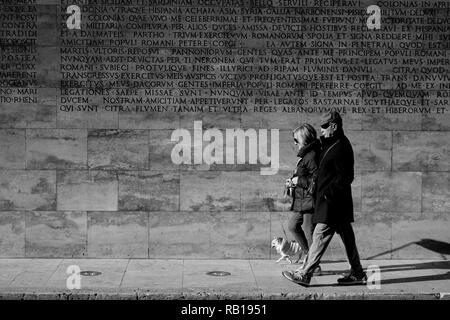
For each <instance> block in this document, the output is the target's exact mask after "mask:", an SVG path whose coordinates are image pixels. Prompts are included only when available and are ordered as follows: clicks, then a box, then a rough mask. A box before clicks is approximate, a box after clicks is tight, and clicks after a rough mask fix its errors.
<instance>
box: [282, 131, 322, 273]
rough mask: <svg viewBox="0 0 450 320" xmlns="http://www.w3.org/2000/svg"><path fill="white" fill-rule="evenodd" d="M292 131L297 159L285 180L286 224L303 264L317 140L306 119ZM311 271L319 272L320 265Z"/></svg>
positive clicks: (309, 236)
mask: <svg viewBox="0 0 450 320" xmlns="http://www.w3.org/2000/svg"><path fill="white" fill-rule="evenodd" d="M292 135H293V138H294V143H295V144H296V145H297V147H298V152H297V157H298V158H299V159H298V161H297V165H296V168H295V170H294V173H293V175H292V177H291V178H290V179H287V180H286V185H287V186H291V187H292V188H293V190H292V192H291V196H292V204H291V209H290V210H291V211H293V213H292V216H291V218H290V219H289V225H288V228H289V231H290V232H292V234H293V235H294V238H295V239H296V240H297V242H298V243H299V245H300V246H301V248H302V251H303V254H304V257H305V261H304V262H303V265H305V262H306V257H307V256H308V250H309V246H310V245H311V243H312V234H313V231H314V225H313V224H312V215H313V213H314V208H313V198H312V194H313V189H314V185H315V178H316V174H317V168H318V159H319V155H320V142H319V140H317V133H316V130H314V128H313V126H311V125H310V124H308V123H305V124H302V125H301V126H299V127H297V128H295V129H294V130H293V132H292ZM302 227H303V228H302ZM301 268H302V266H301V267H300V269H301ZM315 273H316V274H317V273H320V266H319V267H318V268H317V269H316V270H315Z"/></svg>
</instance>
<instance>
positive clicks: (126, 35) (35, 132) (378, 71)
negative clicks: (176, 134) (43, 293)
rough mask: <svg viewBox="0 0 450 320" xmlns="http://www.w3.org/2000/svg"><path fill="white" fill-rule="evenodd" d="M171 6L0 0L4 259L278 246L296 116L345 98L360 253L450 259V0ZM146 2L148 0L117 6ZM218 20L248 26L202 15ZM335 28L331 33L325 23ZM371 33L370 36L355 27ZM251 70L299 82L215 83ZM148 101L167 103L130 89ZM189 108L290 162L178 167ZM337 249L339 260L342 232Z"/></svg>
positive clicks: (217, 254)
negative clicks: (377, 22) (264, 170)
mask: <svg viewBox="0 0 450 320" xmlns="http://www.w3.org/2000/svg"><path fill="white" fill-rule="evenodd" d="M128 2H129V3H128ZM163 2H164V1H159V2H155V1H149V2H148V4H147V5H145V6H144V5H142V1H141V2H139V1H138V0H133V1H132V0H130V1H126V0H123V1H115V2H114V1H106V0H105V1H88V0H85V1H77V0H73V1H56V0H36V1H32V0H28V1H7V0H0V7H1V8H0V15H1V17H2V19H0V24H1V28H0V31H1V32H2V34H1V37H0V56H1V59H0V83H1V85H0V150H1V153H0V257H28V258H32V257H68V258H69V257H88V258H124V257H133V258H186V259H190V258H192V259H200V258H218V259H222V258H235V259H273V258H275V256H276V253H275V252H274V251H272V250H271V249H270V241H271V239H272V237H274V236H282V235H283V230H282V227H281V225H282V224H283V225H284V228H287V219H288V218H289V215H290V213H289V212H288V209H289V203H288V200H286V199H285V198H284V197H283V183H284V180H285V178H287V177H289V175H290V173H291V170H292V169H293V167H294V165H295V162H296V157H295V145H293V143H292V136H291V129H292V128H294V127H295V126H297V125H298V124H299V123H303V122H309V123H311V124H313V125H314V126H315V127H316V128H318V125H319V122H318V119H319V117H320V113H321V112H320V111H323V109H320V108H329V107H337V108H339V110H340V111H341V113H342V114H343V118H344V129H345V132H346V134H347V135H348V137H349V139H350V141H351V143H352V145H353V148H354V152H355V161H356V163H355V171H356V175H355V181H354V182H353V184H352V188H353V198H354V206H355V211H356V216H355V218H356V221H355V224H354V227H355V231H356V237H357V242H358V247H359V250H360V254H361V256H362V257H363V258H369V257H375V258H379V259H409V258H415V259H417V258H423V259H431V258H433V259H442V258H448V256H449V250H448V246H449V242H450V236H449V235H450V233H449V230H450V220H449V219H450V218H449V211H450V144H449V141H450V131H449V130H450V117H449V114H450V113H449V98H448V97H449V96H450V82H449V78H448V77H449V59H450V51H449V49H450V42H449V39H448V34H449V32H448V31H449V29H450V22H449V17H450V3H449V2H448V1H366V0H361V1H312V0H309V1H306V0H305V1H274V2H272V1H253V2H250V1H241V2H240V3H238V4H236V3H233V1H228V2H227V1H199V0H198V1H181V0H179V1H178V2H177V1H171V2H167V3H171V4H170V5H163V4H164V3H163ZM331 2H332V3H331ZM139 3H140V4H139ZM71 4H78V5H79V7H80V8H81V9H82V15H81V19H82V20H81V21H82V23H81V30H76V29H75V30H69V29H68V27H67V25H66V19H68V17H69V14H67V13H66V8H67V7H68V6H69V5H71ZM371 4H378V5H379V6H380V7H381V9H382V20H381V29H380V30H369V29H368V28H367V25H366V20H367V18H368V17H369V14H367V13H366V8H367V7H368V6H369V5H371ZM142 7H144V8H150V9H147V11H143V12H141V13H132V12H131V13H130V12H124V11H121V8H122V10H123V8H125V9H126V8H142ZM94 8H97V11H96V12H95V11H94ZM155 8H162V9H161V10H162V11H157V10H156V9H155ZM164 8H166V11H164V10H163V9H164ZM167 8H179V10H180V12H178V13H177V12H172V13H167V12H168V11H167ZM186 8H197V10H198V8H204V9H205V10H206V9H208V10H209V11H186V10H187V9H186ZM271 8H272V9H271ZM273 8H278V9H279V10H281V9H283V8H284V9H285V10H287V11H284V12H282V11H279V12H275V11H274V10H273ZM318 8H319V9H320V8H321V10H325V9H327V8H328V9H329V10H335V11H329V13H327V12H325V13H324V11H314V10H315V9H318ZM232 9H233V10H237V11H233V10H232ZM152 10H153V11H152ZM220 10H223V11H220ZM227 10H228V11H227ZM258 10H262V11H258ZM289 10H291V11H289ZM295 10H305V11H295ZM307 10H310V11H307ZM339 10H343V11H339ZM396 10H397V11H396ZM217 16H223V17H228V18H229V19H230V20H232V18H233V17H234V19H236V21H237V22H235V23H229V22H217V21H211V19H212V18H209V20H205V21H206V22H202V20H201V19H202V17H217ZM7 17H9V18H7ZM150 17H153V18H151V19H150ZM164 17H166V18H164ZM264 17H266V18H271V19H272V20H261V19H262V18H264ZM286 17H291V19H293V17H294V18H296V19H304V20H298V21H297V20H292V21H285V20H283V19H286ZM308 17H309V18H310V19H312V18H315V19H316V20H307V19H306V18H308ZM331 17H335V18H341V19H343V20H332V19H331ZM19 18H20V19H19ZM144 18H145V19H144ZM344 18H347V20H345V19H344ZM394 18H395V19H402V18H403V19H404V20H395V19H394ZM407 18H409V19H423V20H414V21H413V20H406V19H407ZM8 19H10V20H8ZM164 19H168V20H164ZM203 19H205V18H203ZM273 19H281V20H273ZM439 19H441V20H439ZM18 21H27V23H24V24H22V25H20V24H17V22H18ZM280 21H281V22H280ZM131 22H132V23H133V24H129V25H127V23H131ZM350 22H353V23H350ZM95 23H104V24H105V25H100V24H99V25H95ZM106 24H110V25H109V28H107V25H106ZM144 24H147V25H146V27H145V28H143V29H142V30H139V29H138V28H137V26H143V25H144ZM245 26H254V28H255V30H253V31H251V30H250V31H248V30H247V31H243V30H244V29H245V28H244V27H245ZM262 26H266V27H269V28H272V30H271V31H270V30H269V31H263V30H262V28H263V27H262ZM274 26H277V27H276V28H275V27H274ZM282 26H288V27H290V28H287V27H285V28H284V29H283V28H282ZM292 26H297V27H296V28H298V31H295V30H294V29H292ZM324 26H334V29H330V30H327V31H314V30H318V28H319V27H322V29H321V30H324V28H325V27H324ZM344 26H345V28H344ZM199 28H200V29H201V28H206V30H200V31H202V32H212V31H214V30H216V32H218V33H216V34H209V35H207V34H205V33H203V34H202V33H199V32H200V31H199ZM234 28H237V29H234ZM258 28H261V29H258ZM286 28H287V29H286ZM427 28H428V29H427ZM190 29H192V30H190ZM274 29H276V30H274ZM258 30H259V31H258ZM94 31H97V32H107V33H104V34H102V33H97V34H94V33H92V32H94ZM137 31H140V32H144V33H141V34H138V33H135V32H137ZM152 31H153V32H154V33H151V32H152ZM82 32H87V33H85V34H82ZM89 32H91V33H89ZM145 32H147V33H145ZM177 32H178V33H177ZM181 32H197V33H196V34H185V35H183V34H182V33H181ZM264 32H265V33H264ZM258 34H259V35H258ZM299 34H303V35H304V38H303V39H300V38H298V39H295V37H296V35H297V37H298V35H299ZM367 34H372V37H373V39H375V40H371V39H368V38H363V39H362V40H361V37H362V36H366V37H367ZM242 35H246V36H247V37H246V38H245V37H243V36H242ZM286 35H287V38H286ZM289 35H290V38H289ZM317 35H319V37H318V36H317ZM389 35H391V36H392V35H395V36H397V37H400V36H401V35H403V38H400V40H386V39H389V38H388V37H389ZM320 37H322V38H323V39H325V40H323V41H321V39H319V38H320ZM269 38H270V39H269ZM220 39H222V40H223V41H225V40H224V39H226V41H225V42H222V43H221V44H222V46H220V45H219V46H214V44H213V42H211V41H213V40H220ZM283 39H287V40H283ZM327 39H328V40H327ZM119 40H120V41H121V42H120V41H119ZM150 40H151V41H154V42H152V43H151V44H148V43H145V41H150ZM95 41H100V42H97V43H96V42H95ZM101 41H103V42H101ZM114 41H119V42H114ZM132 41H136V42H132ZM164 41H166V42H164ZM167 41H171V42H167ZM196 41H197V42H196ZM198 41H210V42H198ZM217 43H218V42H217ZM205 45H207V47H205ZM128 48H134V49H133V50H136V51H133V50H131V49H130V50H129V49H128ZM177 48H178V49H192V50H193V51H185V52H181V53H177V52H176V51H175V49H177ZM199 48H200V49H201V48H209V49H217V50H224V51H215V52H216V53H217V52H222V55H221V56H220V55H216V56H215V55H210V54H208V51H195V50H194V49H196V50H198V49H199ZM144 49H145V50H144ZM239 49H245V50H246V51H245V50H243V51H239ZM356 49H361V50H362V51H352V50H356ZM121 50H122V51H121ZM252 50H253V51H252ZM277 50H278V51H277ZM283 50H284V51H283ZM286 50H288V51H286ZM330 50H331V51H330ZM345 50H347V51H345ZM210 52H212V51H210ZM80 57H82V58H80ZM128 57H131V58H130V59H129V60H127V58H128ZM142 57H145V58H146V59H147V60H142V59H141V58H142ZM320 57H322V58H330V59H331V58H341V59H344V58H345V59H347V60H342V61H339V60H314V58H320ZM114 58H116V60H114ZM119 58H120V59H119ZM83 59H84V60H83ZM139 59H141V60H139ZM226 59H229V62H228V63H227V62H226V61H227V60H226ZM233 59H235V60H233ZM293 59H294V60H295V61H294V60H293ZM307 59H309V60H307ZM352 59H353V60H352ZM367 59H372V60H367ZM382 59H383V60H382ZM386 59H388V60H386ZM389 59H390V60H389ZM409 59H416V60H409ZM283 67H285V68H283ZM320 67H322V69H321V68H320ZM349 67H360V69H351V68H349ZM121 68H125V69H121ZM146 68H148V69H146ZM233 68H234V69H233ZM296 68H300V69H296ZM422 68H428V69H422ZM148 70H150V71H148ZM233 70H234V71H233ZM8 72H9V73H8ZM78 72H80V73H78ZM83 72H84V73H83ZM138 74H139V75H143V74H150V75H152V76H153V77H154V78H153V80H152V81H151V82H146V81H147V80H143V78H139V79H140V80H133V77H136V75H138ZM258 74H259V75H261V74H263V75H266V76H268V75H278V76H280V77H281V76H282V75H284V76H286V75H289V76H290V78H289V79H286V78H277V79H278V80H277V79H272V80H270V79H269V80H267V79H268V78H265V80H264V79H263V80H261V79H259V80H258V78H251V79H252V80H250V81H247V80H245V79H247V78H245V77H244V78H240V79H241V80H230V82H229V83H228V84H227V85H225V87H223V88H218V87H216V88H213V87H212V86H213V83H215V85H217V86H218V85H219V81H218V79H219V77H220V75H234V76H233V77H236V75H241V76H247V77H249V78H248V79H250V75H258ZM155 75H160V76H159V77H157V76H155ZM188 75H191V76H193V78H191V79H190V80H189V76H188ZM211 75H215V76H216V77H217V78H216V80H212V78H211ZM294 75H301V76H302V77H301V78H295V77H294ZM108 77H109V78H108ZM177 77H178V78H177ZM202 77H203V78H202ZM226 78H227V77H225V79H226ZM117 79H119V80H127V81H131V82H114V83H112V82H111V81H113V80H114V81H116V80H117ZM173 79H178V80H173ZM180 79H181V80H183V81H193V80H196V79H197V80H198V79H203V80H201V81H203V82H200V81H199V82H197V83H194V84H195V85H194V86H193V84H192V82H189V85H186V83H183V82H179V81H180ZM234 79H236V78H234ZM108 81H109V82H108ZM132 81H135V82H132ZM148 81H150V80H148ZM233 81H234V82H233ZM246 81H247V82H246ZM268 84H270V86H267V85H268ZM238 85H242V86H238ZM285 85H286V86H287V87H284V86H285ZM251 86H255V87H254V88H251V90H250V91H251V92H250V91H245V90H246V89H248V88H249V87H251ZM346 86H348V87H346ZM277 88H278V89H277ZM227 89H228V91H227ZM146 90H159V91H146ZM164 90H165V91H164ZM214 90H215V91H214ZM336 92H341V93H342V95H341V96H337V95H336V94H335V93H336ZM277 95H278V96H277ZM279 95H281V97H288V98H290V99H291V100H284V101H282V100H280V99H278V98H280V96H279ZM146 97H155V98H159V99H160V100H158V102H155V101H153V102H150V103H147V104H145V103H142V102H136V101H137V100H131V99H138V98H146ZM168 97H170V98H171V99H167V98H168ZM277 97H278V98H277ZM330 97H331V98H330ZM339 97H340V98H339ZM126 98H128V99H129V100H126ZM163 98H166V99H165V100H162V99H163ZM183 98H185V99H194V98H198V99H199V100H187V102H186V101H185V100H183ZM208 98H216V99H223V100H207V99H208ZM338 98H339V99H340V100H337V99H338ZM201 99H204V100H201ZM227 99H228V100H227ZM236 99H237V100H236ZM277 99H278V100H277ZM314 99H316V100H314ZM327 99H328V100H327ZM137 105H138V106H139V108H140V111H138V110H137V108H136V106H137ZM127 107H129V108H135V109H134V112H132V111H130V110H126V108H127ZM150 107H153V108H154V109H152V110H151V111H149V110H148V108H150ZM195 107H203V108H204V110H200V109H196V108H195ZM245 107H246V108H247V110H246V109H245ZM298 107H305V108H310V109H308V110H306V109H304V110H298V109H295V108H298ZM145 108H147V110H145ZM165 108H167V109H165ZM180 108H181V109H180ZM270 108H271V109H270ZM377 108H378V109H377ZM403 108H406V109H403ZM414 108H415V109H414ZM418 108H422V109H418ZM194 121H202V125H203V128H202V129H203V130H206V129H210V128H218V129H220V130H221V132H223V130H225V129H228V128H242V129H255V130H260V129H269V130H271V129H279V154H280V168H279V171H278V172H277V173H276V174H274V175H261V173H260V169H261V167H262V165H261V161H259V162H258V163H257V164H250V163H248V162H246V163H244V164H238V163H235V164H221V163H215V164H205V163H199V164H181V165H177V164H174V163H173V161H172V159H171V152H172V150H173V148H174V146H175V145H176V144H177V142H174V141H172V140H171V135H172V133H173V131H174V130H175V129H178V128H185V129H187V130H188V132H191V133H193V134H194V135H195V134H196V131H198V129H194ZM202 129H201V130H202ZM197 133H198V132H197ZM205 145H206V143H204V144H203V147H205ZM197 151H198V150H197ZM232 151H237V150H235V149H233V147H231V149H230V148H229V147H227V148H226V149H225V151H224V153H225V154H229V153H231V152H232ZM193 152H195V146H194V150H193ZM259 160H260V159H259ZM397 249H398V250H397ZM327 258H328V259H345V253H344V251H343V247H342V244H341V242H340V240H339V239H338V238H337V237H336V238H335V239H334V240H333V242H332V244H331V247H330V249H329V250H328V253H327Z"/></svg>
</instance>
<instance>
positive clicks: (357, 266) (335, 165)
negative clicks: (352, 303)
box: [282, 111, 367, 286]
mask: <svg viewBox="0 0 450 320" xmlns="http://www.w3.org/2000/svg"><path fill="white" fill-rule="evenodd" d="M320 126H321V133H322V136H321V137H320V139H321V143H322V152H321V155H320V161H319V168H318V175H317V179H316V186H315V191H314V202H315V208H314V215H313V223H316V227H315V229H314V234H313V243H312V245H311V248H310V250H309V253H308V256H307V259H306V263H305V265H304V267H303V268H302V269H300V270H297V271H294V272H292V271H283V273H282V274H283V276H284V277H286V278H287V279H289V280H291V281H293V282H295V283H298V284H300V285H302V286H308V285H309V283H310V281H311V277H312V273H313V270H314V269H315V268H316V267H317V266H318V265H319V263H320V259H321V258H322V256H323V254H324V253H325V250H326V249H327V247H328V245H329V244H330V242H331V239H332V238H333V235H334V234H335V233H338V234H339V235H340V237H341V239H342V242H343V243H344V247H345V252H346V254H347V259H348V261H349V263H350V266H351V269H350V272H349V273H348V274H347V275H346V276H344V277H342V278H339V279H338V284H340V285H356V284H364V283H365V282H366V280H367V276H366V274H365V272H364V270H363V268H362V266H361V262H360V259H359V254H358V249H357V248H356V241H355V234H354V232H353V228H352V225H351V223H352V222H353V221H354V217H353V199H352V189H351V183H352V181H353V178H354V168H353V167H354V157H353V149H352V146H351V144H350V141H349V140H348V139H347V137H346V136H345V135H344V130H343V127H342V118H341V116H340V115H339V113H338V112H336V111H330V112H327V113H325V114H323V115H322V117H321V125H320Z"/></svg>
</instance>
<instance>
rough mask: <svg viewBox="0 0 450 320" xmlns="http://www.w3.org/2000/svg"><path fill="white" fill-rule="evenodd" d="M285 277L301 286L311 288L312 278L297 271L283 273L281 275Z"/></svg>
mask: <svg viewBox="0 0 450 320" xmlns="http://www.w3.org/2000/svg"><path fill="white" fill-rule="evenodd" d="M281 274H282V275H283V277H285V278H286V279H288V280H290V281H292V282H295V283H296V284H299V285H301V286H303V287H309V283H310V282H311V276H310V275H306V274H303V273H301V272H298V271H295V272H292V271H283V272H282V273H281Z"/></svg>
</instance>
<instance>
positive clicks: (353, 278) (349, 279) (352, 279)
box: [337, 271, 367, 286]
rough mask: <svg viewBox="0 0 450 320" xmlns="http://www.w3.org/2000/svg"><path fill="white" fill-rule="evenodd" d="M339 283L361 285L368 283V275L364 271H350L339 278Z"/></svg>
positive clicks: (342, 284)
mask: <svg viewBox="0 0 450 320" xmlns="http://www.w3.org/2000/svg"><path fill="white" fill-rule="evenodd" d="M337 282H338V285H341V286H353V285H361V284H366V283H367V275H366V273H365V272H364V271H361V272H359V273H353V272H350V273H349V274H347V275H345V276H343V277H342V278H339V279H338V280H337Z"/></svg>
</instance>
